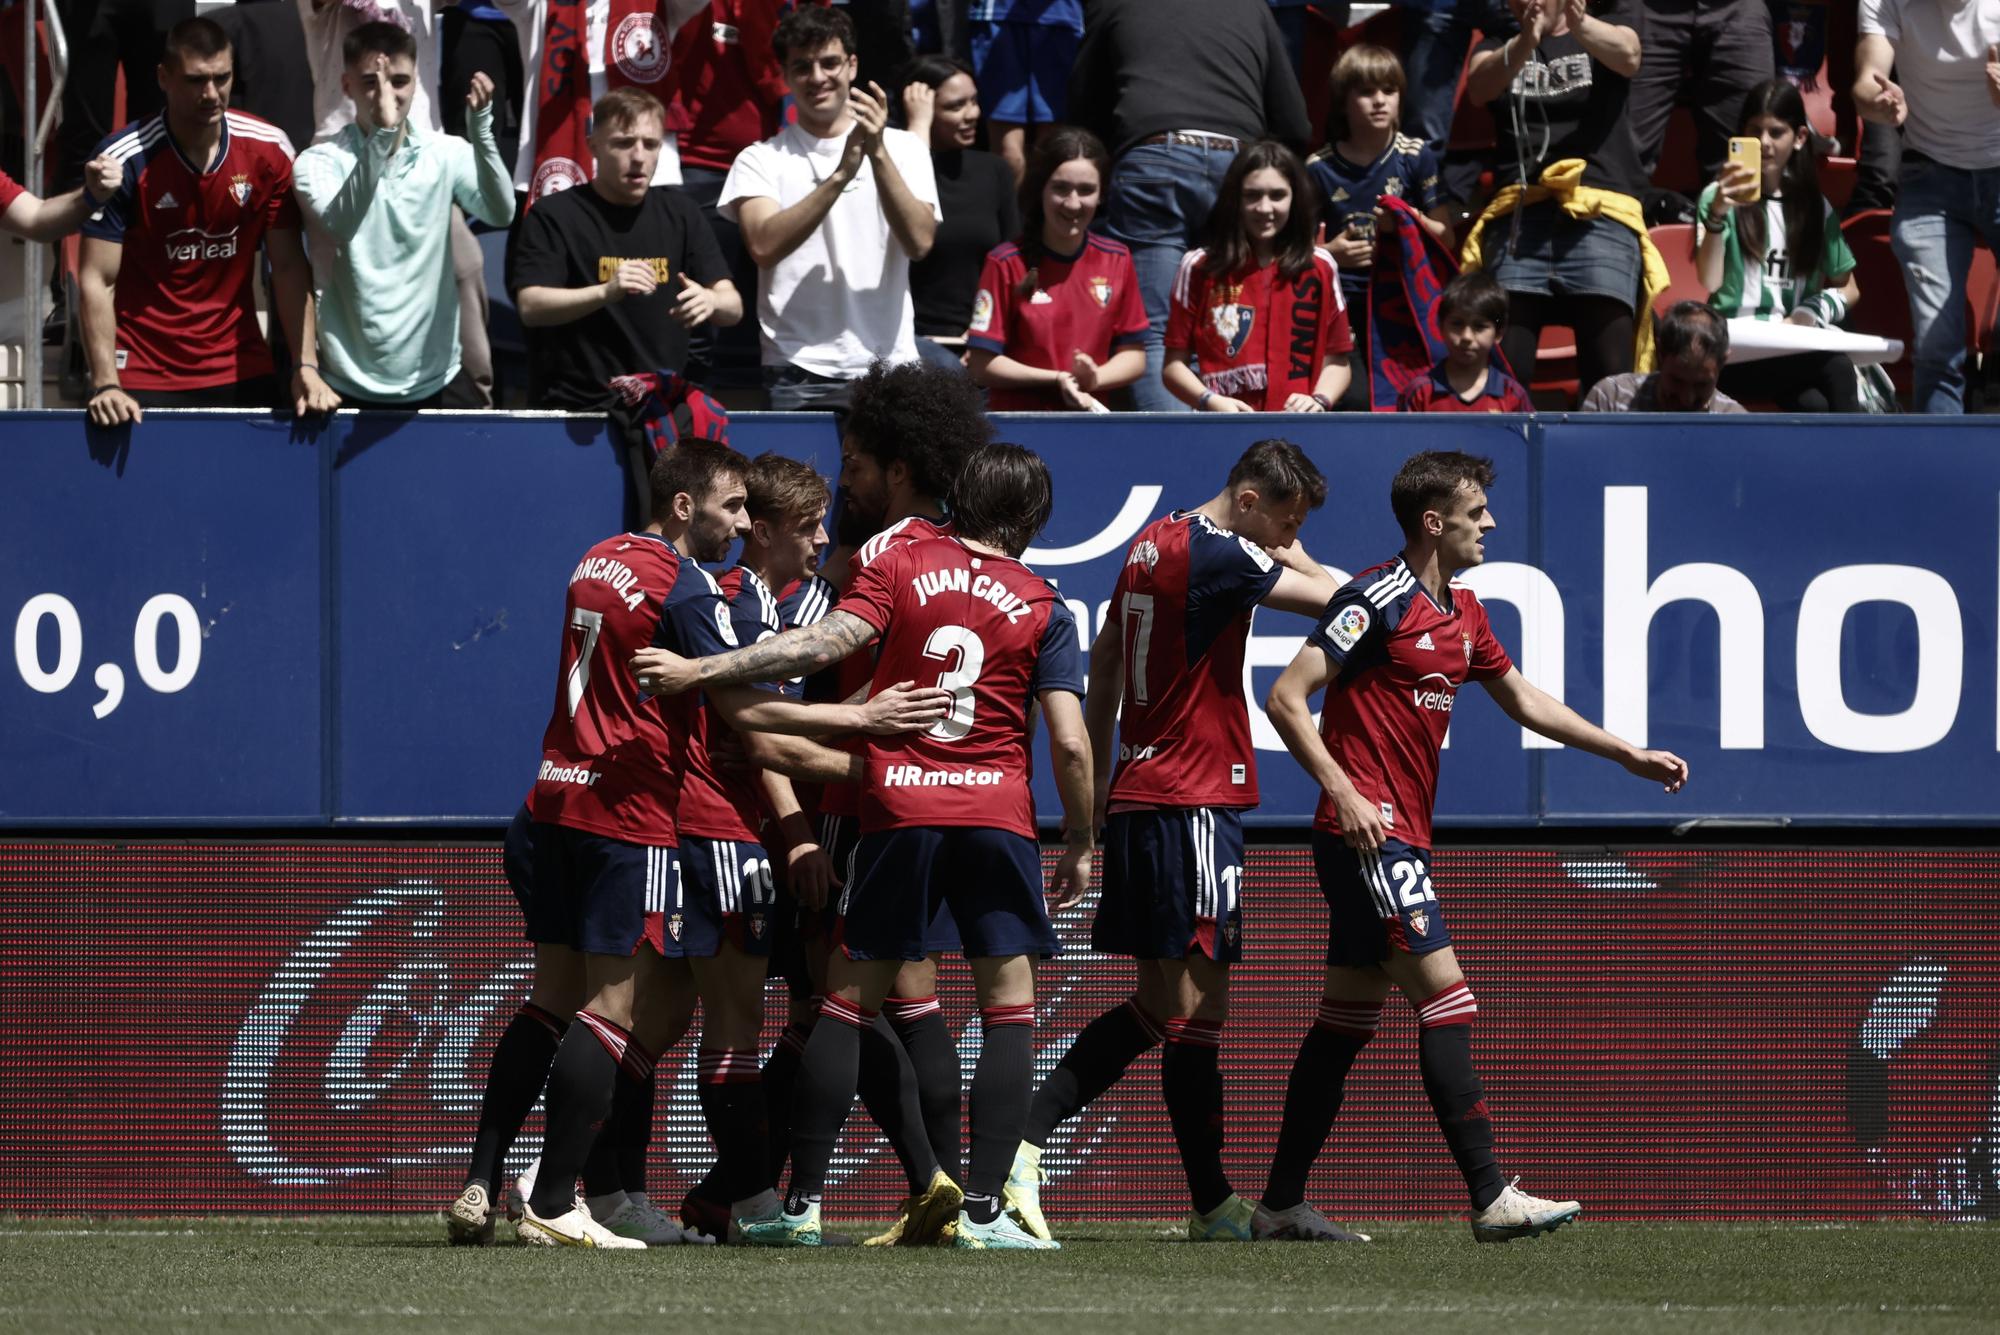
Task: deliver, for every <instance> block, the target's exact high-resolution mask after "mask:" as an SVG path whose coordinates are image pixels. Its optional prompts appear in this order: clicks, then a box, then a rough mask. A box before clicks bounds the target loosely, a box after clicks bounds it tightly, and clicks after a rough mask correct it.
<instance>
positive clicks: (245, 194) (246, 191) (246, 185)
mask: <svg viewBox="0 0 2000 1335" xmlns="http://www.w3.org/2000/svg"><path fill="white" fill-rule="evenodd" d="M229 193H230V194H231V195H233V196H235V198H236V207H237V208H239V209H240V208H242V207H243V206H244V205H245V204H248V203H249V202H250V178H249V177H247V176H232V177H230V178H229Z"/></svg>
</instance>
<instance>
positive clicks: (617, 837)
mask: <svg viewBox="0 0 2000 1335" xmlns="http://www.w3.org/2000/svg"><path fill="white" fill-rule="evenodd" d="M649 645H652V646H658V647H660V648H664V649H671V650H672V651H673V652H675V653H677V654H679V655H681V656H682V657H683V658H702V657H706V656H708V655H710V654H719V653H726V652H727V651H728V650H730V649H732V648H734V647H735V636H734V634H733V632H732V629H731V626H730V620H729V609H728V608H727V606H725V605H724V603H723V601H722V594H721V591H720V589H718V588H717V587H716V583H715V579H714V578H713V577H712V576H711V575H710V574H709V573H708V572H707V571H705V570H703V569H702V568H701V567H700V566H698V565H696V564H695V563H694V562H692V561H689V560H687V559H686V558H684V557H682V556H681V555H680V554H679V553H678V552H676V551H675V550H674V549H673V547H672V546H671V545H670V544H669V543H668V542H667V540H666V539H665V538H662V537H660V536H658V535H657V534H651V533H624V534H620V535H619V536H617V537H615V538H607V539H606V540H605V541H603V542H600V543H598V544H597V545H596V546H595V547H592V548H591V549H590V550H589V551H588V552H586V553H584V557H583V559H582V560H581V561H579V562H578V563H577V566H576V569H575V570H574V571H573V572H571V574H570V577H569V594H568V597H567V599H566V601H565V604H564V613H563V642H562V654H561V657H560V661H559V665H558V668H557V673H556V703H555V709H554V711H553V712H552V713H551V714H550V716H549V726H548V728H547V730H546V731H545V732H544V733H543V734H542V767H541V770H540V771H539V772H538V773H537V774H536V776H535V786H534V787H533V788H532V789H530V790H529V792H528V803H527V808H526V812H527V816H528V819H529V821H531V822H532V825H531V826H529V825H526V824H524V823H523V822H521V821H520V820H518V819H517V820H516V822H515V831H510V832H509V842H510V845H514V846H510V848H509V849H508V861H509V864H510V865H513V864H517V863H525V864H526V865H527V866H528V867H529V869H530V870H529V873H528V878H529V881H530V884H529V886H528V887H527V890H528V894H527V897H526V903H525V908H526V911H527V918H528V939H529V940H531V941H538V942H548V943H552V944H556V945H565V946H569V947H571V948H572V949H575V950H581V951H587V952H589V953H591V954H598V955H630V954H632V953H633V952H635V951H636V950H637V949H638V948H639V943H640V941H641V940H644V941H647V942H649V943H650V944H651V945H652V946H653V948H654V949H655V950H656V951H658V952H659V953H661V954H662V955H667V954H673V955H679V954H682V953H684V952H682V951H681V950H680V949H679V947H678V943H677V942H676V941H675V940H674V937H673V935H672V933H671V932H670V931H669V930H668V923H669V921H670V919H671V917H672V916H673V915H676V914H679V915H682V917H683V920H685V902H686V892H685V890H684V888H683V886H682V882H681V869H680V866H679V863H678V862H677V860H676V858H675V854H674V850H675V846H676V845H677V843H678V842H679V827H678V825H677V824H676V820H675V816H676V811H677V809H678V807H679V805H680V795H681V772H682V769H683V767H684V765H685V763H686V757H687V749H688V736H689V733H690V732H692V731H693V728H694V721H695V714H696V711H697V709H698V708H699V707H700V697H699V696H697V695H695V694H693V693H689V694H687V695H681V696H675V697H672V698H670V699H656V698H654V697H652V696H650V695H647V694H645V693H643V692H641V691H640V690H639V686H638V682H637V681H636V680H635V679H634V678H633V676H632V674H631V673H630V672H629V671H627V670H626V667H625V664H626V663H627V662H628V661H629V660H630V659H631V657H632V655H633V654H635V653H637V652H638V651H639V650H640V649H643V648H646V647H647V646H649ZM516 831H518V835H517V834H516ZM517 840H519V841H522V842H525V844H526V846H525V847H522V846H520V845H519V844H518V843H517ZM517 893H518V890H517Z"/></svg>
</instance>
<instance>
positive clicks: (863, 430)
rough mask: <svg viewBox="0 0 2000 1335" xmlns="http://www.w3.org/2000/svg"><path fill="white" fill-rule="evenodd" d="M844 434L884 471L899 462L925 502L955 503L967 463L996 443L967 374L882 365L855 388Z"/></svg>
mask: <svg viewBox="0 0 2000 1335" xmlns="http://www.w3.org/2000/svg"><path fill="white" fill-rule="evenodd" d="M841 431H842V432H843V434H845V435H846V436H847V437H848V438H849V439H850V440H852V441H853V442H854V446H855V448H856V449H858V450H860V451H861V452H862V453H863V454H866V455H868V456H869V457H870V458H872V459H873V460H875V462H876V464H877V465H879V466H880V467H882V468H885V469H886V468H887V467H889V465H890V464H893V463H895V462H897V461H898V460H901V461H902V463H903V465H904V466H905V467H906V468H908V469H909V470H910V482H911V484H912V485H914V486H915V487H916V489H917V492H918V494H919V495H923V496H938V497H942V496H949V495H950V494H951V491H952V484H953V483H955V482H956V481H958V472H959V469H961V468H962V467H964V466H965V459H966V456H967V455H969V454H970V453H972V451H973V450H975V449H977V448H979V447H980V446H981V445H984V444H985V443H986V442H987V441H988V440H991V439H992V437H993V428H992V426H991V425H990V424H988V422H987V420H986V404H985V401H984V400H983V399H981V398H980V394H979V386H978V385H976V384H974V383H973V382H972V377H971V376H969V375H966V374H965V373H964V372H963V371H954V370H952V369H951V368H949V367H944V366H932V365H930V364H929V363H928V362H905V363H904V364H903V365H901V366H891V365H889V364H888V363H887V362H876V363H875V364H874V365H873V366H871V367H869V368H868V374H867V375H865V376H862V377H861V379H859V380H857V381H855V382H854V389H853V391H852V393H851V394H850V395H849V396H848V409H847V420H846V421H845V422H843V423H842V424H841Z"/></svg>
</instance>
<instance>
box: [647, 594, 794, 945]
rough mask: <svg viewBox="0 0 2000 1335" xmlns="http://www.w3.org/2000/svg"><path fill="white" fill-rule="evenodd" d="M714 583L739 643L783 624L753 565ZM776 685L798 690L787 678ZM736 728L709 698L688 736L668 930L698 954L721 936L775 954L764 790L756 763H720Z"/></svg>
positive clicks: (790, 691) (755, 639) (774, 891)
mask: <svg viewBox="0 0 2000 1335" xmlns="http://www.w3.org/2000/svg"><path fill="white" fill-rule="evenodd" d="M716 583H717V586H718V587H719V588H720V589H721V590H722V599H723V601H724V602H725V603H727V604H728V605H729V624H730V629H731V631H732V633H733V634H734V635H735V637H736V642H737V643H738V644H740V645H741V644H756V643H757V642H758V641H760V640H768V639H770V638H771V637H772V636H773V635H776V634H777V633H778V632H779V630H780V629H782V626H783V623H782V621H781V620H780V618H781V615H782V614H781V613H780V611H779V610H778V600H777V599H776V598H774V597H772V596H771V590H770V586H768V585H767V584H765V583H764V581H763V580H761V579H759V578H757V575H756V574H755V572H753V571H751V570H748V569H746V568H744V567H742V566H738V567H737V568H736V569H734V570H732V571H730V572H729V573H728V574H726V575H724V576H722V577H721V579H719V580H717V581H716ZM779 689H780V690H781V691H782V692H783V693H784V694H786V695H791V696H797V695H799V694H801V692H800V690H799V688H798V687H797V686H796V685H794V684H790V683H787V684H786V685H784V686H781V687H780V688H779ZM733 731H734V729H732V728H731V727H730V726H729V724H728V722H727V721H726V720H725V719H723V717H722V716H721V715H720V714H718V713H716V711H715V706H714V704H712V703H711V702H709V701H708V700H707V699H704V700H703V701H702V705H701V708H700V709H699V710H697V711H696V713H695V722H694V731H693V732H692V733H691V734H690V735H689V737H688V749H687V765H686V769H685V771H684V777H683V779H682V782H681V803H680V809H679V812H678V814H677V818H676V820H677V824H678V825H679V827H680V830H679V833H680V852H679V862H680V867H681V874H682V884H683V885H684V886H685V887H686V902H685V906H684V908H683V912H682V915H681V920H680V921H679V922H676V921H675V919H674V918H673V917H669V918H668V919H667V935H668V937H669V938H670V939H671V940H673V941H674V942H677V943H678V944H679V946H680V949H681V951H682V953H683V954H686V955H690V956H694V957H697V958H707V957H709V956H712V955H714V954H715V953H716V952H717V951H718V950H720V949H721V946H722V942H723V941H724V940H727V941H729V943H730V944H732V945H734V946H735V947H736V948H737V949H738V950H740V951H742V952H743V953H745V954H747V955H759V956H764V955H769V954H770V953H771V938H772V935H773V932H772V927H773V923H774V920H775V918H776V912H777V899H778V892H777V886H776V884H775V883H774V881H773V879H772V875H771V858H770V854H769V853H767V852H766V851H765V849H764V843H763V838H762V836H761V834H760V833H759V830H760V828H761V827H762V825H763V823H764V815H765V811H764V799H763V795H762V793H761V792H760V790H759V789H758V786H757V778H756V772H755V771H754V770H738V771H734V772H731V771H728V770H725V769H723V768H720V767H719V766H717V764H716V763H715V756H714V747H715V745H716V744H717V743H718V742H719V741H722V740H724V739H725V738H726V737H727V736H728V735H729V734H731V733H732V732H733Z"/></svg>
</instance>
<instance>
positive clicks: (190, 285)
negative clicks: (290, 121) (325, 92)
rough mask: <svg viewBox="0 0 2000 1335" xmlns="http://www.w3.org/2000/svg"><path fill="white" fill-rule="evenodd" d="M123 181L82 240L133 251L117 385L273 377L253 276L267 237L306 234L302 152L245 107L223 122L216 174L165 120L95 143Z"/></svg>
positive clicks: (121, 300) (123, 288)
mask: <svg viewBox="0 0 2000 1335" xmlns="http://www.w3.org/2000/svg"><path fill="white" fill-rule="evenodd" d="M97 152H98V153H100V154H109V155H110V156H111V157H113V158H116V159H118V160H119V161H120V162H121V163H122V164H123V165H124V168H125V179H124V180H123V182H121V183H120V185H119V187H118V190H117V193H115V194H113V195H112V196H111V198H110V199H109V200H107V201H106V202H105V203H104V205H103V206H102V207H100V208H99V209H98V210H97V211H96V212H95V213H93V214H91V215H90V218H89V220H88V221H86V222H85V223H84V225H83V234H84V235H85V236H87V237H94V238H96V239H97V240H100V241H112V242H116V243H118V244H119V245H121V246H123V247H124V250H123V253H122V254H121V256H120V257H119V266H118V286H117V291H116V293H115V295H114V297H113V304H114V309H115V310H116V312H117V317H118V342H117V367H118V379H119V382H120V383H121V384H122V385H124V387H125V388H127V389H135V390H168V391H175V390H191V389H208V388H212V387H214V386H217V385H233V384H236V383H238V382H240V381H244V380H254V379H256V378H257V377H259V376H267V375H270V374H271V371H272V363H271V349H270V345H269V344H268V343H266V342H265V340H264V335H263V333H262V331H261V330H259V329H258V327H257V304H256V294H255V287H254V283H253V279H254V277H255V274H256V271H257V265H258V260H257V248H258V247H259V246H260V245H262V244H263V241H264V233H265V232H266V231H271V230H276V231H294V232H295V231H297V230H298V228H299V206H298V202H297V200H296V199H294V198H293V195H292V145H291V141H290V140H288V139H286V138H285V132H284V131H283V130H280V129H279V128H278V127H277V126H275V125H272V124H269V123H268V122H265V121H261V120H258V119H257V118H256V117H255V116H251V115H247V114H245V113H244V112H240V111H231V112H228V113H226V114H225V115H224V117H223V126H222V143H221V146H220V148H219V150H218V152H217V154H216V158H215V162H214V164H213V165H212V166H210V167H209V168H208V169H207V170H203V169H202V168H200V167H198V166H196V165H195V164H194V163H192V162H190V161H188V159H187V158H186V157H185V156H184V155H183V154H182V153H181V150H180V148H179V147H178V146H177V145H176V144H175V143H174V140H173V136H172V135H171V134H169V133H168V132H167V122H166V118H165V116H164V115H160V116H155V117H153V119H151V120H148V121H141V122H139V123H138V124H136V125H131V126H127V127H126V128H125V129H123V130H121V131H119V132H118V133H117V134H114V135H112V136H111V137H110V138H108V139H106V140H105V141H104V142H103V143H101V144H99V145H98V146H97Z"/></svg>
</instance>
